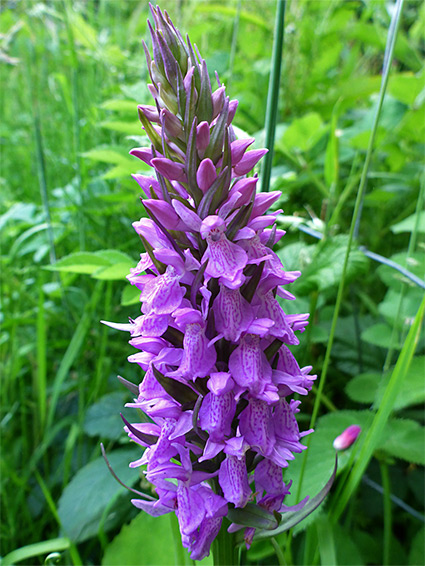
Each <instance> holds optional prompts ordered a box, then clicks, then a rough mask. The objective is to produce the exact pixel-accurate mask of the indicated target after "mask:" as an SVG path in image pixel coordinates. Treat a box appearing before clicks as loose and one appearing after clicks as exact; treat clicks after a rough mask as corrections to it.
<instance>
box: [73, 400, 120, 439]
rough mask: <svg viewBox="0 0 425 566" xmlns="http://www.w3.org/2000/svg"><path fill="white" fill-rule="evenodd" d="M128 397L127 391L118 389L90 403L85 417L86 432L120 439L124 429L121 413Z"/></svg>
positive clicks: (100, 436)
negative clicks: (118, 390) (92, 403)
mask: <svg viewBox="0 0 425 566" xmlns="http://www.w3.org/2000/svg"><path fill="white" fill-rule="evenodd" d="M128 397H129V396H128V394H127V393H125V392H117V391H116V392H114V393H109V394H108V395H104V396H103V397H101V398H100V399H99V401H97V402H96V403H94V405H90V407H89V408H88V409H87V412H86V416H85V419H84V425H83V428H84V432H85V433H86V434H88V435H89V436H93V437H99V438H109V439H110V440H118V438H119V437H120V436H121V435H122V430H123V424H122V421H121V419H120V418H119V414H120V412H123V405H124V403H125V402H126V400H128Z"/></svg>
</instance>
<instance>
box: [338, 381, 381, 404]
mask: <svg viewBox="0 0 425 566" xmlns="http://www.w3.org/2000/svg"><path fill="white" fill-rule="evenodd" d="M381 378H382V375H381V374H380V373H361V374H360V375H356V377H353V379H351V380H350V381H349V382H348V383H347V385H346V386H345V392H346V393H347V395H348V396H349V397H350V399H352V400H353V401H357V403H367V404H370V403H373V402H374V400H375V396H376V392H377V391H378V387H379V382H380V380H381Z"/></svg>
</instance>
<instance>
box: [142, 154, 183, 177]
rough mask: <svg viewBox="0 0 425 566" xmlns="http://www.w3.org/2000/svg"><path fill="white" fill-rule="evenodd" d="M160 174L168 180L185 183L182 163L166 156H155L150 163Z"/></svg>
mask: <svg viewBox="0 0 425 566" xmlns="http://www.w3.org/2000/svg"><path fill="white" fill-rule="evenodd" d="M150 164H151V165H152V166H153V167H155V169H156V170H157V171H158V173H160V174H161V175H164V177H166V178H167V179H169V180H170V181H179V182H181V183H187V177H186V173H185V170H184V165H183V164H182V163H176V162H175V161H171V159H167V158H166V157H155V158H154V159H152V160H151V163H150Z"/></svg>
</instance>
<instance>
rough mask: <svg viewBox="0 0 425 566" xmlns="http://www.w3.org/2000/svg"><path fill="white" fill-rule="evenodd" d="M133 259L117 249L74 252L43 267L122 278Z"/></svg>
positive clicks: (131, 264)
mask: <svg viewBox="0 0 425 566" xmlns="http://www.w3.org/2000/svg"><path fill="white" fill-rule="evenodd" d="M133 265H134V261H133V260H132V259H131V257H130V256H128V255H127V254H125V253H123V252H120V251H119V250H99V251H97V252H75V253H73V254H70V255H68V256H65V257H63V258H61V259H60V260H59V261H57V262H56V263H55V264H54V265H49V266H47V267H46V268H45V269H48V270H50V271H64V272H68V273H82V274H86V275H92V276H93V277H94V278H95V279H105V280H114V279H124V278H125V277H126V275H128V273H129V270H130V268H131V267H133Z"/></svg>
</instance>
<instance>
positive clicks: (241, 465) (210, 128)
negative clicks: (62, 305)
mask: <svg viewBox="0 0 425 566" xmlns="http://www.w3.org/2000/svg"><path fill="white" fill-rule="evenodd" d="M151 12H152V18H153V24H154V25H153V26H151V25H150V24H149V29H150V33H151V40H152V51H153V56H151V54H150V53H149V49H148V47H147V46H146V45H144V48H145V52H146V57H147V64H148V71H149V75H150V79H151V84H150V85H149V90H150V92H151V94H152V96H153V98H154V104H152V105H150V106H147V105H144V106H139V118H140V121H141V124H142V127H143V129H144V131H145V133H146V134H147V136H148V137H149V140H150V146H148V147H144V148H136V149H134V150H132V151H131V152H130V153H131V154H132V155H133V156H134V157H136V158H138V159H140V160H142V161H143V162H144V163H145V164H148V165H149V166H150V167H151V168H152V171H151V175H149V176H148V175H140V174H136V175H134V178H135V180H136V182H137V183H138V185H139V186H140V187H141V189H142V191H143V193H144V194H143V199H142V202H143V204H144V207H145V210H146V213H147V216H148V217H143V218H142V219H141V220H140V221H137V222H135V223H134V224H133V225H134V227H135V230H136V232H137V234H138V235H139V236H140V239H141V241H142V243H143V245H144V252H143V253H142V254H141V259H140V262H139V263H138V265H137V267H135V268H134V269H132V270H131V273H130V275H129V276H128V279H129V281H130V282H131V284H132V285H135V286H136V287H137V288H138V289H139V291H140V303H141V304H140V312H139V314H138V316H137V315H136V316H135V318H134V319H131V320H130V322H129V323H127V324H115V323H107V324H109V325H110V326H112V327H113V328H116V329H118V330H126V331H129V332H130V336H131V340H130V344H131V345H132V346H134V347H135V348H136V349H137V353H135V354H134V355H132V356H130V358H129V360H130V361H131V362H133V363H136V364H137V365H138V366H139V367H140V368H141V371H142V374H143V378H142V382H141V384H140V385H139V386H138V387H136V386H134V385H133V384H131V385H130V386H129V388H130V390H131V392H132V393H133V396H134V400H133V402H132V403H129V406H131V407H134V408H137V409H140V410H142V411H143V412H144V413H145V414H146V415H147V416H148V417H149V419H148V420H149V422H147V421H144V422H143V423H135V424H132V423H129V422H127V421H125V430H126V432H127V433H128V435H129V437H130V439H131V440H132V441H133V442H135V443H137V444H138V445H139V446H140V458H139V459H138V460H136V461H135V462H133V463H132V464H131V466H133V467H138V466H144V467H145V468H144V469H145V470H146V479H147V480H148V481H150V482H151V483H152V484H153V487H154V490H153V491H154V492H155V493H156V494H157V499H155V500H152V498H142V499H134V500H133V504H134V505H135V506H136V507H137V508H139V509H141V510H143V511H144V512H146V513H150V514H151V515H153V516H158V515H162V514H165V513H176V515H177V518H178V522H179V526H180V532H181V536H182V542H183V545H184V546H185V547H186V548H187V549H188V550H189V552H190V554H191V558H192V559H193V560H202V558H204V557H205V556H208V554H209V552H210V547H211V544H212V541H213V540H214V539H215V538H216V536H217V534H218V532H219V530H220V529H221V527H222V524H223V521H225V524H226V528H227V527H228V529H229V532H233V531H235V530H238V529H245V540H246V541H247V544H249V543H250V541H251V540H252V537H253V536H254V534H255V529H256V527H255V526H254V525H253V524H252V517H253V515H252V513H248V512H247V511H246V522H245V518H244V517H245V515H244V510H245V509H247V506H249V505H251V506H252V505H256V506H258V508H259V509H260V510H261V513H262V515H261V517H262V520H263V521H264V515H267V516H270V521H269V523H270V524H275V522H276V516H277V514H279V513H285V512H287V511H289V510H292V511H297V510H298V509H300V508H302V507H303V506H304V505H305V503H306V500H304V501H303V502H301V503H299V504H298V505H297V506H296V508H293V509H291V508H289V507H288V506H285V505H284V499H285V497H286V496H287V495H288V494H289V487H290V484H289V483H288V484H285V483H284V482H283V476H282V469H283V468H286V467H287V466H288V464H290V461H291V460H293V458H294V454H295V453H300V452H301V451H302V450H304V449H305V446H303V444H302V443H301V439H302V437H303V436H305V435H306V434H309V433H310V432H312V431H304V432H300V430H299V428H298V424H297V420H296V414H297V413H298V412H299V410H300V409H299V405H300V401H296V400H294V399H292V398H291V396H292V395H293V394H294V393H296V394H299V395H307V394H308V392H309V391H310V390H311V388H312V385H313V381H314V379H315V377H316V376H314V375H310V370H311V367H307V368H300V367H299V365H298V363H297V362H296V360H295V357H294V356H293V354H292V353H291V352H290V351H289V349H288V348H287V345H296V344H298V342H299V337H298V335H299V334H300V333H301V332H303V331H304V329H305V326H306V324H307V318H308V315H306V314H301V315H293V314H291V315H290V316H289V315H287V314H286V313H285V309H284V308H282V304H283V303H284V301H285V300H288V299H289V300H290V299H293V298H295V297H294V296H293V295H292V294H291V293H290V292H289V291H287V290H285V287H286V286H287V285H288V284H290V283H291V282H292V281H294V280H295V279H296V278H297V277H298V276H299V275H300V273H299V272H295V271H294V272H286V271H285V270H284V267H283V266H282V264H281V261H280V259H279V257H278V256H277V254H276V253H275V252H273V250H272V247H273V245H274V244H275V243H276V241H277V240H278V239H279V238H280V237H281V236H282V235H283V232H282V231H279V230H276V228H275V227H273V226H274V224H275V220H276V215H277V214H278V213H277V212H274V213H273V212H270V207H271V206H273V205H274V203H275V201H276V200H277V198H278V197H279V194H278V193H270V194H269V195H268V196H266V195H257V196H256V194H255V186H256V183H257V177H256V176H255V175H254V176H252V175H251V170H252V169H253V167H255V166H256V164H257V162H258V161H259V160H260V159H261V158H262V156H263V155H264V154H265V153H266V150H262V149H260V150H259V149H248V148H249V147H250V146H251V145H252V143H253V142H254V140H253V139H252V138H250V139H246V140H245V139H241V140H238V139H237V138H236V135H235V131H234V129H233V126H232V121H233V119H234V116H235V112H236V108H237V101H236V100H230V99H229V97H228V96H227V95H226V90H225V87H224V86H222V85H221V84H220V83H219V85H218V87H217V88H215V89H213V87H212V84H211V80H210V76H209V73H208V70H207V66H206V63H205V60H204V59H202V57H201V56H200V54H199V52H198V49H197V48H196V46H195V45H193V46H192V44H191V43H190V41H189V39H187V41H185V40H184V39H183V37H182V35H181V34H180V32H179V31H178V30H177V29H176V28H175V26H174V25H173V23H172V22H171V20H170V18H169V16H168V14H167V13H166V12H162V11H161V10H160V8H159V7H153V6H151ZM136 163H137V162H136V161H135V168H136ZM277 297H280V299H279V300H278V299H277ZM121 381H122V382H124V383H125V380H124V379H123V378H121ZM127 383H128V382H127ZM135 418H137V415H136V416H135ZM344 434H345V435H346V436H347V435H349V433H347V431H346V432H345V433H344ZM346 436H345V437H344V439H345V438H346ZM340 438H341V437H340ZM349 438H353V436H352V435H351V436H349ZM338 442H339V443H340V444H338V446H339V447H340V446H345V444H347V441H343V442H342V444H341V442H340V441H338ZM235 508H237V510H238V522H237V523H232V524H230V523H229V520H228V518H227V517H228V515H229V512H230V511H231V510H234V509H235ZM262 524H263V523H259V525H258V528H260V527H261V525H262Z"/></svg>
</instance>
